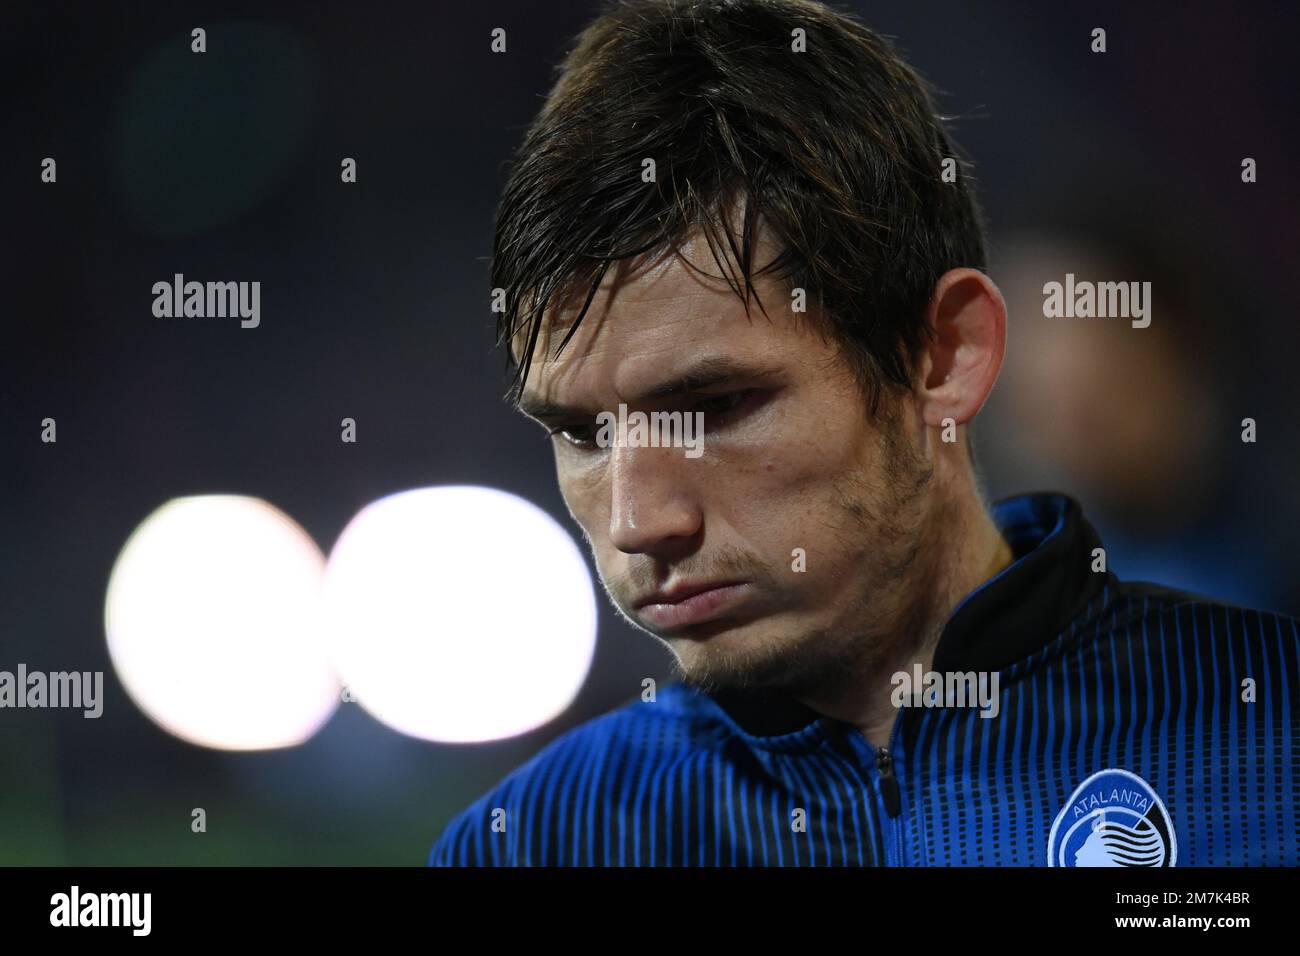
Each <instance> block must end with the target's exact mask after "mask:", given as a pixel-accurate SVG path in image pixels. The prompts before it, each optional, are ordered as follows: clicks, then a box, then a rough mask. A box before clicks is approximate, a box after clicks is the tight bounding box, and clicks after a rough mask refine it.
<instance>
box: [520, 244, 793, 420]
mask: <svg viewBox="0 0 1300 956" xmlns="http://www.w3.org/2000/svg"><path fill="white" fill-rule="evenodd" d="M777 251H778V250H777V249H776V248H775V247H774V246H773V245H772V244H771V242H770V241H769V240H767V239H766V237H762V236H760V238H759V239H758V241H756V243H755V253H754V265H753V268H752V270H751V274H752V273H754V272H757V271H758V270H759V269H761V268H762V266H763V265H765V264H766V263H768V262H770V261H771V260H772V258H773V257H774V256H775V255H776V253H777ZM727 264H728V265H730V266H732V267H733V268H734V264H733V263H727ZM737 275H738V272H737ZM736 281H739V282H743V278H739V279H737V280H736ZM753 286H754V289H755V291H756V292H757V294H758V296H759V297H760V298H761V299H762V303H763V308H760V307H759V305H758V302H757V301H756V300H754V299H753V298H751V300H750V307H749V312H748V314H747V313H746V309H745V304H744V302H743V301H742V299H741V297H740V296H739V295H737V294H736V292H735V291H734V290H733V289H732V288H731V287H730V285H728V283H727V280H726V279H725V278H724V277H723V275H722V274H721V271H720V268H719V265H718V263H717V262H716V261H715V260H714V258H713V255H712V253H711V252H710V251H709V247H708V243H707V242H706V241H705V239H704V238H703V236H700V235H697V236H695V237H693V238H692V239H691V240H690V241H689V242H687V243H685V244H684V245H683V246H682V248H681V249H680V250H679V251H677V252H670V253H664V254H660V255H659V256H657V257H655V258H654V259H652V260H649V261H648V262H645V263H643V264H639V265H635V266H627V265H624V264H623V263H616V264H615V266H611V268H610V270H609V271H608V272H607V273H606V275H605V277H604V278H603V279H602V281H601V284H600V287H599V288H598V290H597V292H596V295H595V297H594V298H593V299H592V303H591V306H590V308H589V309H588V310H587V314H586V316H585V317H584V318H583V319H582V322H581V323H580V325H579V326H578V330H577V331H576V332H575V333H574V335H573V338H572V339H570V340H569V342H568V344H567V345H565V347H564V351H563V352H562V353H561V354H560V355H559V357H558V358H557V357H555V356H554V354H553V353H554V351H555V348H556V346H558V345H559V343H560V342H562V341H563V340H564V337H565V335H566V334H568V331H569V329H570V328H571V327H572V322H573V319H574V318H575V317H576V316H577V313H578V311H579V309H580V308H581V299H580V300H579V301H578V302H576V303H566V306H565V307H563V308H560V309H557V310H555V311H553V312H551V311H548V313H547V316H546V318H545V321H544V323H543V327H542V331H541V333H540V335H539V338H538V343H537V350H536V352H535V353H534V357H533V364H532V367H531V368H530V370H529V375H528V380H527V382H526V383H525V386H524V395H525V396H528V397H531V398H535V399H541V400H545V401H552V402H559V401H562V402H565V403H570V404H578V403H583V402H595V403H600V402H603V401H606V400H608V397H609V393H610V391H611V390H612V391H613V392H614V393H617V394H620V395H632V394H636V393H637V392H639V391H642V390H644V389H648V388H651V387H653V386H654V385H655V384H656V383H658V382H660V381H662V380H663V379H665V378H666V377H669V376H671V375H672V373H673V372H674V370H676V369H679V368H681V367H683V366H685V365H686V364H688V363H691V362H695V361H698V360H699V359H701V358H704V357H713V358H730V359H733V360H736V361H738V362H744V361H761V362H763V363H765V364H769V365H770V364H772V362H773V361H775V360H779V359H781V358H782V357H783V356H782V353H784V352H788V351H790V350H789V349H788V348H783V346H788V345H789V344H791V343H790V339H791V337H792V336H795V335H797V334H799V332H800V329H798V328H797V323H796V322H795V321H794V315H793V313H792V311H791V307H790V306H791V299H790V294H789V291H788V290H787V288H786V287H785V285H784V284H783V283H781V282H780V281H778V280H775V279H773V278H772V277H771V276H770V275H761V276H760V275H754V276H753ZM764 309H766V314H764Z"/></svg>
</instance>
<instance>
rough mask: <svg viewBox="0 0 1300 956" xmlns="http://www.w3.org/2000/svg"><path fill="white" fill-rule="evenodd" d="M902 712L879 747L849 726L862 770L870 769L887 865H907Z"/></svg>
mask: <svg viewBox="0 0 1300 956" xmlns="http://www.w3.org/2000/svg"><path fill="white" fill-rule="evenodd" d="M902 723H903V721H902V715H901V714H900V715H899V718H898V719H896V720H895V721H894V727H893V730H892V731H891V732H890V734H889V745H888V746H887V747H880V748H877V749H875V750H872V749H871V744H870V743H869V742H868V741H867V738H866V737H865V736H863V734H862V731H860V730H858V729H857V728H856V727H852V726H848V727H846V728H845V730H846V732H847V734H848V737H849V740H850V741H851V746H852V748H853V750H854V751H855V753H856V754H857V755H858V757H859V761H858V770H859V772H861V771H862V770H866V776H867V781H868V783H869V785H870V787H871V790H872V791H873V802H874V805H875V808H876V812H875V813H873V814H872V816H873V817H874V818H875V819H876V821H877V822H878V824H879V834H878V835H879V837H880V842H881V845H882V846H883V847H884V848H885V858H884V860H883V864H884V865H885V866H906V865H907V861H906V860H905V859H904V849H903V848H904V844H905V840H904V838H903V788H902V781H901V779H900V777H899V761H898V756H897V755H898V751H899V735H900V731H901V730H902Z"/></svg>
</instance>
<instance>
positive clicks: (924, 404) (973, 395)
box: [914, 268, 1007, 428]
mask: <svg viewBox="0 0 1300 956" xmlns="http://www.w3.org/2000/svg"><path fill="white" fill-rule="evenodd" d="M925 321H926V325H927V327H928V328H929V331H930V333H931V334H930V336H929V337H928V338H927V340H926V343H925V347H924V349H923V351H922V353H921V356H920V361H919V362H918V368H917V385H916V387H915V389H914V395H915V399H916V402H917V409H918V411H919V413H920V415H921V418H922V419H923V420H924V421H925V423H926V424H927V425H930V426H933V427H936V428H938V427H942V425H943V420H944V419H945V418H951V419H952V420H953V421H954V422H955V423H956V424H958V425H965V424H966V423H967V422H969V421H970V420H971V419H972V418H974V417H975V413H976V412H978V411H979V410H980V408H982V407H983V405H984V401H985V399H987V398H988V397H989V393H990V392H991V391H993V383H994V382H996V381H997V378H998V372H999V371H1001V369H1002V357H1003V354H1004V353H1005V351H1006V344H1007V306H1006V303H1005V302H1003V301H1002V293H1001V292H999V291H998V287H997V286H995V285H994V284H993V281H992V280H991V279H990V278H989V277H988V276H986V275H985V274H984V273H982V272H980V271H979V270H978V269H964V268H963V269H952V270H950V271H948V272H945V273H944V274H943V275H942V276H940V277H939V281H938V282H937V283H935V286H934V294H933V295H932V296H931V297H930V303H929V305H927V306H926V314H925Z"/></svg>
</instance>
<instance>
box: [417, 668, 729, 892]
mask: <svg viewBox="0 0 1300 956" xmlns="http://www.w3.org/2000/svg"><path fill="white" fill-rule="evenodd" d="M727 732H728V731H727V727H726V725H725V723H724V722H723V721H721V720H720V718H719V715H718V712H717V710H716V709H715V707H714V705H713V704H712V703H711V702H710V701H709V700H708V698H706V697H705V696H704V695H702V694H700V693H698V692H697V691H694V690H692V689H689V688H687V687H684V686H683V685H681V684H669V685H667V686H665V687H662V688H660V689H659V690H658V691H657V693H656V697H655V699H654V700H652V701H651V700H641V699H638V700H636V701H634V702H632V703H629V704H625V705H623V706H622V707H619V708H618V709H616V710H612V711H610V712H608V713H605V714H602V715H601V716H599V717H595V718H593V719H591V720H588V721H587V722H586V723H583V724H580V725H579V726H577V727H574V728H573V729H571V730H569V731H567V732H565V733H564V734H561V735H560V736H559V737H557V738H556V739H555V740H553V741H551V742H550V743H548V744H547V745H546V746H545V747H543V748H542V749H541V750H540V751H539V752H538V753H537V754H536V755H534V756H533V757H532V758H531V759H530V760H528V761H527V762H526V763H524V764H522V765H521V766H519V767H518V768H516V769H515V770H513V771H511V772H510V773H509V774H508V775H506V776H505V777H504V778H503V779H502V780H501V782H500V783H498V784H497V785H496V786H494V787H493V788H492V789H490V790H488V791H487V792H486V793H484V794H483V795H481V796H480V797H478V799H476V800H475V801H474V802H473V803H471V804H470V805H469V806H468V807H466V808H465V809H464V810H462V811H461V812H460V813H458V814H457V815H456V816H454V817H453V818H452V819H451V821H450V822H449V823H448V824H447V825H446V826H445V827H444V828H443V830H442V832H441V834H440V835H439V836H438V838H437V840H436V841H435V842H434V844H433V847H432V849H431V850H430V852H429V856H428V861H427V862H428V865H429V866H498V865H504V864H507V863H508V862H510V861H509V860H508V859H507V856H509V855H510V854H509V850H508V849H507V844H506V841H505V840H502V839H499V836H500V835H501V834H503V833H506V832H509V830H510V827H511V825H512V823H514V824H515V825H516V827H518V826H520V825H522V826H529V825H536V821H538V820H539V819H542V818H544V817H545V818H548V819H549V818H551V817H554V816H556V815H558V814H560V813H563V808H562V807H559V806H556V805H558V804H563V803H564V802H565V801H566V800H569V799H571V798H572V796H573V791H574V790H575V789H581V791H582V792H583V793H589V792H590V791H592V790H593V789H595V788H599V787H602V786H605V785H606V783H607V782H608V781H611V780H613V779H616V778H626V777H627V776H628V775H629V774H635V773H636V768H638V767H640V768H645V767H649V766H654V765H662V764H663V763H664V762H666V761H670V760H672V759H675V758H677V757H681V756H686V755H688V754H691V753H694V752H696V751H698V750H699V749H700V748H702V747H709V746H712V745H713V744H715V743H716V742H717V741H718V740H720V739H721V738H722V737H725V736H726V734H727Z"/></svg>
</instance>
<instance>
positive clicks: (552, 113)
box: [492, 0, 986, 414]
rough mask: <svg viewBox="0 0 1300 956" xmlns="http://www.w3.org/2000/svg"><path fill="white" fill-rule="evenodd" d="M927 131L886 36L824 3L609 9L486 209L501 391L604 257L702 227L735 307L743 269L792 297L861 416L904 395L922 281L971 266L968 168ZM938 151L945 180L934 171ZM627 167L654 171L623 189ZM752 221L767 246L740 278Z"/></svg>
mask: <svg viewBox="0 0 1300 956" xmlns="http://www.w3.org/2000/svg"><path fill="white" fill-rule="evenodd" d="M796 30H801V31H803V34H802V35H803V37H804V41H805V43H806V49H805V50H804V51H803V52H795V50H794V49H793V44H794V41H795V38H796V36H798V35H797V34H796V33H795V32H794V31H796ZM943 121H944V118H943V117H940V116H938V115H937V114H936V112H935V107H934V104H933V102H932V99H931V95H930V92H929V90H928V87H927V86H926V84H925V82H924V81H923V80H922V79H921V78H920V77H919V76H918V75H917V74H916V73H915V72H914V71H913V70H912V69H911V68H910V67H909V66H908V65H907V64H906V63H905V62H904V61H903V60H902V59H901V58H900V57H899V55H898V54H897V53H896V52H895V51H894V49H893V48H892V47H891V46H890V44H889V43H888V42H887V41H886V40H884V39H883V38H881V37H879V36H877V35H876V34H875V33H873V32H872V31H870V30H869V29H867V28H866V27H865V26H863V25H862V24H861V23H860V22H858V21H857V20H856V19H854V18H852V17H850V16H849V15H846V14H842V13H839V12H837V11H835V10H832V9H831V8H829V7H827V6H825V5H823V4H820V3H815V2H810V0H620V2H614V3H612V4H610V5H608V6H607V7H606V8H605V9H604V12H602V13H601V14H600V16H599V17H598V18H597V19H596V20H594V21H593V22H592V23H591V24H589V25H588V26H587V27H586V28H585V29H584V30H583V31H582V32H581V33H580V34H579V36H578V37H577V40H576V43H575V46H574V48H573V49H572V51H571V52H570V53H569V54H568V55H567V56H566V57H565V58H564V60H563V62H562V63H561V64H560V66H559V68H558V78H557V80H556V83H555V86H554V89H553V90H552V91H551V93H550V96H549V97H548V99H547V101H546V103H545V105H544V106H543V107H542V110H541V112H540V113H539V114H538V116H537V117H536V119H535V120H534V121H533V123H532V125H531V126H530V128H529V129H528V132H527V134H526V136H525V138H524V141H523V143H522V144H521V146H520V148H519V150H518V152H517V154H516V156H515V158H514V160H513V161H512V163H511V164H510V170H509V176H508V180H507V183H506V186H505V190H504V193H503V196H502V199H501V203H500V207H499V209H498V212H497V220H496V235H495V241H494V246H493V259H492V285H493V287H494V288H498V289H503V290H505V296H504V301H505V309H504V311H503V312H500V313H499V314H498V320H497V336H498V341H499V343H502V344H505V345H506V346H507V353H508V361H509V362H510V363H511V364H512V365H513V366H514V369H515V374H514V376H513V379H512V383H511V391H512V396H513V398H514V399H515V400H517V399H518V397H519V392H520V389H521V387H522V384H523V382H524V381H525V380H526V378H527V375H528V370H529V368H530V366H531V363H532V361H533V359H534V353H535V351H536V348H537V343H538V341H539V336H540V333H541V329H542V324H543V323H542V320H543V316H544V315H545V313H546V312H547V310H554V309H557V308H561V307H565V308H567V307H569V303H572V304H573V306H574V307H576V305H577V302H578V301H581V302H582V305H581V308H580V309H579V310H577V311H576V320H574V321H573V322H572V325H571V326H570V327H569V328H568V330H567V333H566V335H565V336H564V338H563V340H562V341H561V342H560V344H559V347H558V348H557V349H556V353H557V354H558V352H559V351H560V350H562V349H563V348H564V346H565V345H566V344H567V343H568V341H569V339H570V338H571V337H572V336H573V333H574V332H575V331H576V329H577V327H578V323H579V322H581V320H582V318H583V317H584V316H585V315H586V313H587V310H588V308H589V306H590V304H591V302H592V300H593V298H594V297H595V294H596V291H597V289H598V288H599V286H600V283H601V280H602V278H603V277H604V275H605V273H606V272H607V270H608V269H609V267H610V266H611V265H613V264H614V263H616V262H620V261H622V260H635V259H637V258H638V257H641V256H643V255H648V254H651V253H655V252H656V251H662V250H665V249H667V250H676V249H680V247H681V246H682V245H683V244H684V243H685V242H686V241H687V240H688V239H689V238H690V237H691V236H692V235H693V234H695V233H697V231H702V232H703V234H704V235H705V237H706V238H707V241H708V245H709V248H710V250H711V252H712V254H713V257H714V259H715V261H717V263H718V265H719V267H720V268H721V270H722V274H723V275H724V276H725V277H726V279H727V282H728V283H729V285H730V286H731V288H732V289H733V290H734V291H735V292H736V294H737V295H738V296H740V297H741V298H742V299H743V301H744V302H745V307H746V309H747V310H748V308H749V297H750V295H751V294H754V295H755V296H756V293H755V292H754V290H753V288H752V281H753V278H754V277H755V276H757V275H760V274H763V273H771V274H772V275H773V276H774V277H775V278H777V279H779V280H781V281H783V282H784V283H785V284H786V287H787V289H791V290H792V289H794V288H802V289H804V290H805V293H806V297H807V306H808V309H809V313H810V315H814V316H815V317H816V318H817V319H818V320H819V321H820V322H822V323H823V328H824V329H825V330H827V331H828V332H829V333H830V334H831V335H832V336H833V337H834V338H835V340H836V341H837V342H838V343H839V344H840V346H841V350H842V352H843V354H844V356H845V358H846V359H848V361H849V363H850V364H851V366H852V367H853V369H854V371H855V373H856V374H857V375H858V377H859V380H860V381H861V383H862V385H863V387H864V393H865V394H866V395H867V397H868V398H869V405H870V408H871V410H872V413H873V414H874V413H876V411H877V408H878V403H879V399H880V390H881V386H882V385H885V384H888V383H892V384H893V385H895V386H898V387H902V388H905V387H908V386H909V385H910V380H911V375H912V371H913V368H914V362H915V359H916V356H917V353H918V351H919V349H920V347H921V345H922V344H923V343H924V339H925V336H926V329H925V324H924V311H925V307H926V304H927V303H928V301H929V299H930V296H931V293H932V292H933V289H934V285H935V283H936V281H937V280H938V278H939V277H940V276H941V275H943V273H944V272H946V271H948V270H949V269H953V268H957V267H960V266H969V267H972V268H977V269H984V268H985V267H986V263H985V249H984V234H983V227H982V224H981V221H980V214H979V209H978V206H977V203H976V201H975V198H974V195H973V192H972V190H971V189H970V187H969V185H968V166H967V164H966V163H964V162H963V160H962V158H961V157H960V156H959V155H958V154H957V153H956V151H955V149H954V147H953V145H952V143H951V142H950V140H949V138H948V135H947V133H946V132H945V130H944V126H943ZM949 157H951V158H952V159H954V160H955V161H956V163H957V167H956V171H957V177H956V182H945V181H943V178H942V177H941V173H942V171H943V165H942V164H943V161H944V160H945V159H946V158H949ZM645 158H653V159H654V160H655V165H656V181H655V182H649V183H647V182H643V181H642V161H643V159H645ZM950 178H951V177H950ZM760 216H761V217H762V221H763V222H764V224H765V226H768V227H770V228H771V229H772V232H773V236H774V238H775V239H776V241H777V245H778V246H779V248H780V249H781V250H782V251H781V253H780V254H779V255H778V256H777V257H776V258H775V259H774V260H773V261H772V262H770V263H768V264H766V265H765V266H762V267H761V268H758V269H757V271H755V270H756V267H755V263H754V262H753V253H754V241H753V240H754V232H755V227H756V222H757V221H758V217H760ZM733 264H734V266H733ZM759 306H760V308H763V304H762V302H761V301H759ZM764 311H766V309H765V308H764ZM516 353H517V354H516Z"/></svg>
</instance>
